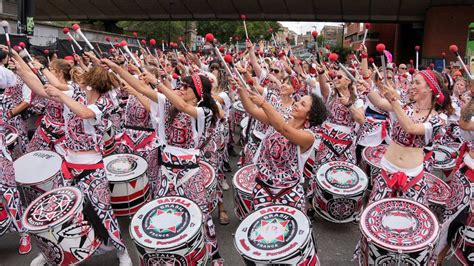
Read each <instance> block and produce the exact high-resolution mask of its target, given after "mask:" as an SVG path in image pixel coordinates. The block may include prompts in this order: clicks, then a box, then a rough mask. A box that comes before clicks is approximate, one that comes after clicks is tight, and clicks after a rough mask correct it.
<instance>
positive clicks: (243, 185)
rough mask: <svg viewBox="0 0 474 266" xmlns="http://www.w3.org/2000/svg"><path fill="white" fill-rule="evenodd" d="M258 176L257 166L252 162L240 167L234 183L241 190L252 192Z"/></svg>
mask: <svg viewBox="0 0 474 266" xmlns="http://www.w3.org/2000/svg"><path fill="white" fill-rule="evenodd" d="M256 176H257V166H256V165H255V164H250V165H247V166H244V167H242V168H240V169H239V170H238V171H237V172H235V174H234V178H233V179H232V184H233V185H234V187H235V188H236V189H238V190H240V191H243V192H246V193H248V194H252V191H253V187H254V186H255V177H256Z"/></svg>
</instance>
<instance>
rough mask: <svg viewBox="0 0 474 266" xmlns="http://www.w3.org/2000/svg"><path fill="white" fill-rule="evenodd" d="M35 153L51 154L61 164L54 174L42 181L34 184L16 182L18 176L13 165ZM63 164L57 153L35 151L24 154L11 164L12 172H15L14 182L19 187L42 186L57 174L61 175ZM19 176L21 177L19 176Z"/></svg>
mask: <svg viewBox="0 0 474 266" xmlns="http://www.w3.org/2000/svg"><path fill="white" fill-rule="evenodd" d="M36 152H43V153H51V155H54V156H55V157H57V158H59V160H60V162H61V163H60V164H59V168H58V170H57V171H56V172H55V173H54V174H52V175H50V176H48V177H47V178H46V179H42V180H41V181H38V182H34V183H24V182H22V181H19V180H17V177H18V176H19V175H18V174H17V173H16V170H15V163H17V162H18V161H19V160H23V159H25V157H26V156H29V155H31V154H33V153H36ZM63 162H64V160H63V157H61V155H59V153H57V152H54V151H48V150H37V151H32V152H28V153H25V154H23V155H21V156H20V157H18V158H17V159H16V160H15V161H14V162H13V170H14V171H15V182H16V183H17V184H20V185H36V184H44V183H47V182H48V181H50V180H51V179H53V178H54V177H57V175H58V174H61V173H62V171H61V166H62V164H63ZM20 176H21V175H20ZM32 176H36V175H32Z"/></svg>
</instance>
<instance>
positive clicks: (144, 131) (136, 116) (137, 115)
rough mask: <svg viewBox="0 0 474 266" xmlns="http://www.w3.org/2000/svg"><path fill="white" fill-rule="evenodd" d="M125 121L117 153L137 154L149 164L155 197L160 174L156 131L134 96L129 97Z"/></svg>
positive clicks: (148, 173) (149, 177) (149, 175)
mask: <svg viewBox="0 0 474 266" xmlns="http://www.w3.org/2000/svg"><path fill="white" fill-rule="evenodd" d="M124 121H125V123H124V127H123V132H122V134H121V135H120V137H119V139H118V145H117V148H116V152H117V153H131V154H136V155H138V156H141V157H143V158H144V159H145V160H146V161H147V162H148V169H147V176H148V179H149V180H150V184H151V191H152V195H153V193H154V191H155V190H156V182H157V178H158V172H159V164H158V153H159V151H158V143H157V140H156V131H155V130H154V129H153V126H152V124H151V120H150V115H149V113H148V112H147V111H146V109H145V107H144V106H143V105H142V104H141V103H140V101H139V100H138V99H137V97H135V96H133V95H130V96H129V97H128V102H127V105H126V107H125V120H124Z"/></svg>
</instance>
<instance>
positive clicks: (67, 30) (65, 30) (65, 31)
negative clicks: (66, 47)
mask: <svg viewBox="0 0 474 266" xmlns="http://www.w3.org/2000/svg"><path fill="white" fill-rule="evenodd" d="M63 33H64V34H66V35H67V37H69V39H70V40H72V41H73V42H74V44H75V45H76V46H77V48H79V50H80V51H82V47H81V46H80V45H79V43H78V42H77V41H76V39H74V37H72V35H71V33H70V32H69V28H68V27H64V29H63Z"/></svg>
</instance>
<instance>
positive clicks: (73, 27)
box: [72, 24, 81, 31]
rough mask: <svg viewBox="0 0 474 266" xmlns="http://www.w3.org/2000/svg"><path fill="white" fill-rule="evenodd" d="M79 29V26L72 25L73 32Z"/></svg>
mask: <svg viewBox="0 0 474 266" xmlns="http://www.w3.org/2000/svg"><path fill="white" fill-rule="evenodd" d="M80 28H81V27H80V26H79V24H74V25H72V29H73V30H74V31H77V30H78V29H80Z"/></svg>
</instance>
